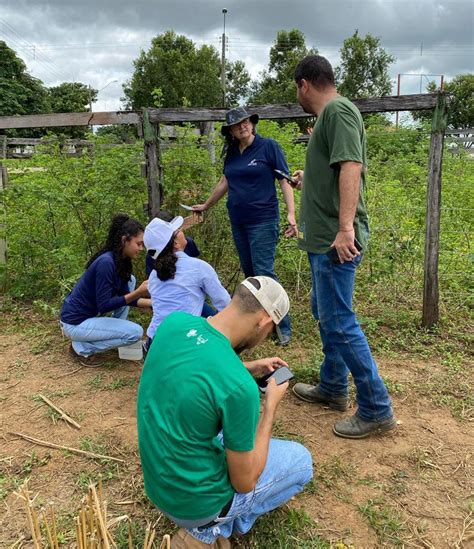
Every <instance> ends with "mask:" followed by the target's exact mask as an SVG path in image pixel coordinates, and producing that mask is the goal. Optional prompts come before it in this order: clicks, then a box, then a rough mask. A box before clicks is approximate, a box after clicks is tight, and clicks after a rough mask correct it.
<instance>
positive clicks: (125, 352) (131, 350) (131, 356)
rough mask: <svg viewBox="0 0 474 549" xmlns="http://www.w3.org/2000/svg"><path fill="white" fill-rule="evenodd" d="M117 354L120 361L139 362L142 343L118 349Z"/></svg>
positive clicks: (141, 356)
mask: <svg viewBox="0 0 474 549" xmlns="http://www.w3.org/2000/svg"><path fill="white" fill-rule="evenodd" d="M118 353H119V358H120V359H121V360H141V359H142V358H143V347H142V341H141V340H140V341H137V342H136V343H132V344H131V345H125V346H124V347H119V348H118Z"/></svg>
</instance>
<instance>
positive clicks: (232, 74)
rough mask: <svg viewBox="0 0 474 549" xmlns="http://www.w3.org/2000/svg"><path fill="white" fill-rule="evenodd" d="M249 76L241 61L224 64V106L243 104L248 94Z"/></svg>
mask: <svg viewBox="0 0 474 549" xmlns="http://www.w3.org/2000/svg"><path fill="white" fill-rule="evenodd" d="M250 80H251V79H250V74H249V73H248V71H247V69H246V68H245V63H244V62H243V61H230V62H227V63H226V81H227V83H226V106H229V107H234V106H236V105H240V104H242V103H245V102H246V100H247V98H248V95H249V93H250Z"/></svg>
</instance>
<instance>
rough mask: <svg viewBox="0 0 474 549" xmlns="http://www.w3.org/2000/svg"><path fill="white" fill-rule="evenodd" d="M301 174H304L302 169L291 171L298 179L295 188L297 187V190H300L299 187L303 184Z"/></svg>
mask: <svg viewBox="0 0 474 549" xmlns="http://www.w3.org/2000/svg"><path fill="white" fill-rule="evenodd" d="M303 176H304V171H303V170H296V171H295V172H294V173H293V177H294V178H295V179H296V181H298V185H296V187H295V189H298V190H299V191H301V187H302V186H303Z"/></svg>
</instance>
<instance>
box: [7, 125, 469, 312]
mask: <svg viewBox="0 0 474 549" xmlns="http://www.w3.org/2000/svg"><path fill="white" fill-rule="evenodd" d="M259 132H260V133H261V134H262V135H264V136H268V137H272V138H274V139H276V140H277V141H278V142H279V143H280V145H281V146H282V148H283V150H284V152H285V155H286V157H287V159H288V162H289V165H290V169H291V170H294V169H298V168H302V167H303V166H304V160H305V154H306V147H305V145H302V144H295V139H296V137H297V136H298V134H299V133H298V132H299V129H298V126H297V125H296V124H288V125H284V126H280V125H278V124H276V123H274V122H269V121H261V122H260V124H259ZM368 143H369V168H368V184H367V189H366V202H367V207H368V212H369V216H370V224H371V239H370V246H369V249H368V250H367V252H366V254H365V257H364V260H363V262H362V264H361V267H360V269H359V271H358V281H357V303H358V304H359V306H360V307H362V308H363V309H364V310H366V311H368V313H369V314H371V313H372V312H373V313H374V314H383V313H384V311H387V310H402V309H404V310H407V311H410V312H412V313H414V314H417V315H418V316H420V315H421V302H422V292H423V260H424V241H425V212H426V186H427V178H428V174H427V167H428V147H429V132H427V131H419V130H413V129H409V128H408V129H407V128H404V129H400V130H393V129H392V128H378V127H377V128H375V129H373V130H371V128H369V130H368ZM161 144H162V159H161V161H162V165H163V174H164V175H163V178H164V179H163V186H164V190H165V193H164V204H163V208H166V209H169V210H171V211H172V212H173V213H176V214H178V213H184V212H183V210H180V206H179V204H180V203H186V204H192V203H201V202H203V201H204V200H205V199H206V198H207V196H208V195H209V193H210V192H211V190H212V188H213V186H214V185H215V184H216V182H217V180H218V178H219V176H220V173H221V170H222V165H221V163H220V162H219V161H218V162H217V164H216V165H215V164H213V163H212V161H211V159H210V156H209V153H208V150H207V145H208V144H207V143H205V142H203V141H202V139H201V138H199V136H196V133H195V132H193V131H190V128H186V127H184V128H180V129H179V131H178V138H177V139H164V140H163V141H162V143H161ZM220 147H221V142H220V141H218V140H217V141H216V149H217V150H219V149H220ZM217 156H218V155H217ZM142 161H143V146H142V143H137V144H135V145H123V146H121V147H114V148H110V149H96V150H95V151H94V153H93V154H92V155H87V154H85V155H84V156H82V157H79V158H65V157H64V155H62V154H61V152H60V151H59V150H57V151H56V152H54V151H52V152H51V149H48V151H47V152H46V153H45V154H42V152H41V151H39V152H38V153H37V154H35V155H34V156H33V157H32V158H30V159H22V160H7V161H5V165H6V166H7V169H8V170H9V172H10V177H9V184H8V188H7V190H6V191H5V192H4V193H3V194H2V202H3V205H4V207H5V208H6V229H5V231H4V232H5V234H6V238H7V240H8V262H7V265H6V266H4V268H3V287H4V290H5V291H7V292H9V293H10V294H11V295H14V296H21V297H24V298H27V299H35V298H36V299H37V298H42V299H57V298H58V297H60V296H61V295H62V294H63V293H64V292H65V291H66V290H67V289H68V288H69V287H70V286H71V285H72V283H73V282H74V281H75V280H76V279H77V277H78V276H79V275H80V274H81V272H82V270H83V267H84V263H85V261H86V260H87V257H88V256H89V255H91V253H92V252H93V251H94V250H95V249H96V248H97V247H98V246H99V244H100V242H101V241H102V240H103V238H104V234H105V231H106V229H107V225H108V223H109V220H110V218H111V216H112V215H113V214H114V213H116V212H118V211H125V212H127V213H129V214H130V215H133V216H135V217H138V218H141V219H143V221H144V222H145V216H144V209H143V205H144V203H145V202H146V188H145V185H144V180H143V178H142V177H141V174H140V164H141V163H142ZM28 167H36V168H38V167H43V168H44V171H41V172H37V171H35V172H27V171H25V168H28ZM20 169H21V173H15V172H17V171H18V170H20ZM473 186H474V160H473V158H472V157H470V156H469V154H468V153H463V152H461V153H458V154H456V155H452V154H449V152H448V151H447V150H446V151H445V156H444V164H443V184H442V208H441V235H440V257H439V279H440V292H441V295H440V301H441V302H440V306H441V310H442V312H443V314H444V316H450V315H451V314H452V315H457V314H458V313H459V311H462V314H464V313H466V312H467V311H469V307H470V303H471V300H472V287H473V284H472V282H473V274H474V269H473V263H474V261H473V259H474V255H473V250H472V241H473V236H474V234H473V233H474V231H473V223H472V218H473V215H472V212H473V211H474V202H473V193H472V189H473ZM279 198H280V204H281V226H282V227H281V232H282V233H283V232H284V228H285V225H286V223H285V218H286V213H285V208H284V203H283V200H282V196H281V193H280V197H279ZM295 201H296V210H297V211H298V208H299V193H298V192H295ZM224 202H225V200H221V202H220V203H218V204H217V205H216V206H215V207H214V208H213V209H211V210H210V211H209V212H208V213H207V215H206V216H205V221H204V223H202V224H201V225H198V226H196V227H194V228H192V229H191V230H190V232H189V234H190V235H191V236H193V237H194V238H195V240H196V242H197V244H198V246H199V248H200V250H201V254H202V255H201V257H202V258H203V259H205V260H206V261H209V262H210V263H211V264H212V265H214V266H215V268H216V270H217V272H218V273H219V275H220V277H221V279H222V281H223V282H224V283H225V284H226V285H227V286H228V287H229V289H230V290H231V291H232V290H233V287H234V286H235V284H236V283H237V282H238V281H239V280H240V279H241V278H242V276H243V275H242V273H240V272H239V262H238V258H237V254H236V251H235V248H234V245H233V240H232V235H231V230H230V224H229V219H228V215H227V211H226V207H225V203H224ZM136 270H137V271H138V274H139V276H140V275H143V265H142V264H139V265H137V268H136ZM276 272H277V274H278V276H279V277H280V279H281V281H282V283H283V284H284V286H285V287H286V288H287V289H288V291H289V293H290V295H291V297H292V301H293V302H294V303H295V304H296V305H298V304H299V303H305V304H307V299H308V297H309V293H310V290H311V278H310V272H309V265H308V261H307V259H306V257H305V254H304V253H303V252H301V251H300V250H299V249H298V247H297V242H296V240H295V239H285V238H284V237H282V238H281V239H280V242H279V245H278V247H277V257H276Z"/></svg>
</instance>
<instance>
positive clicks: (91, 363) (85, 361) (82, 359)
mask: <svg viewBox="0 0 474 549" xmlns="http://www.w3.org/2000/svg"><path fill="white" fill-rule="evenodd" d="M69 354H70V355H71V356H72V358H74V360H77V361H78V362H79V364H82V365H83V366H86V368H97V366H100V365H101V364H103V363H104V358H103V357H101V356H100V355H91V356H82V355H80V354H79V353H76V351H75V350H74V347H73V346H72V343H70V344H69Z"/></svg>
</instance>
